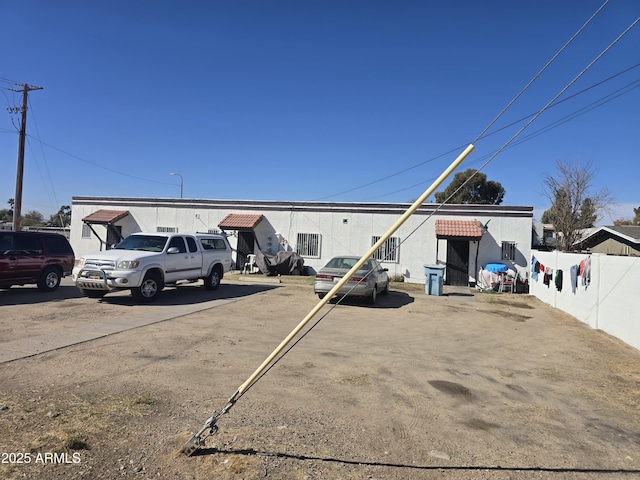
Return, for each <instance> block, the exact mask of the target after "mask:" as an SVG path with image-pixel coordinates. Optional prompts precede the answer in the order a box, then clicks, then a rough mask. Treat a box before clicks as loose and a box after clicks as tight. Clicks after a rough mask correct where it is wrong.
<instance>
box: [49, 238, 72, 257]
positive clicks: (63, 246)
mask: <svg viewBox="0 0 640 480" xmlns="http://www.w3.org/2000/svg"><path fill="white" fill-rule="evenodd" d="M44 243H45V244H46V245H47V250H48V251H49V253H52V254H54V255H61V254H67V253H73V250H72V249H71V245H69V242H67V241H66V240H65V239H64V238H63V237H59V236H52V235H46V236H45V237H44Z"/></svg>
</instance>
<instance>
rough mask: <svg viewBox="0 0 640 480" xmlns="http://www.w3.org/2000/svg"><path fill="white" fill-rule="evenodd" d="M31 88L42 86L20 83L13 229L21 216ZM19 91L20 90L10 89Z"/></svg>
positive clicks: (16, 229) (35, 88)
mask: <svg viewBox="0 0 640 480" xmlns="http://www.w3.org/2000/svg"><path fill="white" fill-rule="evenodd" d="M31 90H42V87H36V86H31V87H30V86H29V85H27V84H26V83H25V84H23V85H22V108H21V109H20V110H21V112H22V121H21V122H20V135H19V137H18V166H17V168H16V196H15V198H14V202H15V203H14V206H13V230H14V231H18V230H20V220H21V219H20V217H21V216H22V179H23V176H24V143H25V139H26V136H27V98H28V95H29V92H30V91H31ZM12 91H14V92H19V91H20V90H12Z"/></svg>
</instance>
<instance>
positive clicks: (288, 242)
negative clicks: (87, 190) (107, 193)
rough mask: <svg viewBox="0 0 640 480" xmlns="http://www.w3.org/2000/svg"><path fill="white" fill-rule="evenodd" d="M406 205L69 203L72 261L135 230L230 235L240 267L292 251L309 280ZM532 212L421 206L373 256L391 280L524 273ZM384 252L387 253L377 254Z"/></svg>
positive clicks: (364, 242) (465, 280)
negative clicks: (433, 274) (497, 269)
mask: <svg viewBox="0 0 640 480" xmlns="http://www.w3.org/2000/svg"><path fill="white" fill-rule="evenodd" d="M409 206H410V205H409V204H398V203H346V202H345V203H329V202H280V201H257V200H207V199H186V198H185V199H183V198H180V199H175V198H130V197H121V198H115V197H73V199H72V222H71V245H72V246H73V249H74V251H75V253H76V256H78V257H79V256H81V255H83V254H85V253H89V252H92V251H96V250H101V249H105V248H107V247H108V245H111V244H113V243H117V242H118V241H119V238H120V237H126V236H127V235H129V234H131V233H133V232H140V231H143V232H156V231H176V232H216V231H224V232H226V233H228V234H229V241H230V243H231V246H232V247H233V248H234V249H235V252H234V260H235V261H236V268H238V269H241V268H242V266H243V265H244V262H245V261H246V257H247V255H248V254H251V253H254V252H255V251H256V250H257V249H260V250H262V251H263V252H265V253H270V254H275V253H276V252H277V251H278V250H283V249H284V250H293V251H297V252H298V253H299V254H300V255H302V256H303V258H304V262H305V266H306V267H307V268H308V271H309V273H310V274H313V273H314V272H315V271H316V270H318V269H319V268H320V267H322V266H323V265H324V264H325V263H327V261H328V260H329V259H330V258H331V257H333V256H336V255H362V254H364V253H365V252H366V251H367V250H368V249H369V248H371V246H372V245H373V244H374V243H375V242H376V241H377V240H378V239H379V238H380V237H381V236H382V235H384V234H385V232H386V231H387V230H388V229H389V228H390V227H391V226H392V225H393V224H394V223H395V222H396V221H397V220H398V218H399V217H400V216H401V215H402V214H403V213H404V212H405V211H406V209H407V208H408V207H409ZM532 220H533V207H517V206H502V205H439V204H425V205H423V206H422V207H420V209H419V210H418V211H417V212H416V213H415V214H414V215H412V216H411V217H410V218H409V219H408V220H407V221H406V222H405V223H404V225H402V226H401V227H400V228H399V229H398V231H396V232H395V233H394V234H393V236H392V237H391V238H390V239H389V240H388V241H387V243H386V245H385V248H384V249H380V251H379V252H378V257H379V258H378V259H379V260H380V261H381V262H382V263H383V265H384V266H385V267H387V268H388V269H389V274H390V275H392V276H393V275H402V276H403V277H404V278H405V281H408V282H414V283H424V282H425V276H424V268H423V267H424V265H425V264H427V265H445V266H446V268H445V282H446V283H449V284H451V285H467V284H471V285H473V284H475V282H476V276H477V272H478V270H479V269H480V268H481V266H483V265H485V264H487V263H494V262H500V263H504V264H506V265H507V266H508V267H509V268H512V269H513V270H516V271H518V272H519V273H520V274H521V276H522V277H524V278H526V277H527V275H528V264H529V258H530V256H531V238H532ZM383 250H384V251H383Z"/></svg>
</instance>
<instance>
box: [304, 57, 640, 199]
mask: <svg viewBox="0 0 640 480" xmlns="http://www.w3.org/2000/svg"><path fill="white" fill-rule="evenodd" d="M638 67H640V63H636V64H635V65H632V66H631V67H628V68H625V69H624V70H622V71H620V72H618V73H615V74H614V75H611V76H609V77H607V78H605V79H603V80H600V81H598V82H596V83H594V84H592V85H590V86H588V87H586V88H584V89H582V90H580V91H579V92H576V93H574V94H572V95H569V96H568V97H565V98H563V99H562V100H557V101H555V102H554V103H553V104H551V105H550V106H549V109H551V108H554V107H557V106H558V105H560V104H562V103H564V102H566V101H568V100H571V99H573V98H576V97H578V96H579V95H582V94H584V93H586V92H588V91H590V90H592V89H594V88H595V87H598V86H600V85H603V84H605V83H606V82H608V81H611V80H613V79H615V78H617V77H619V76H620V75H623V74H625V73H627V72H629V71H631V70H633V69H635V68H638ZM637 81H638V80H635V81H634V82H632V83H635V82H637ZM625 93H627V92H625ZM609 95H611V94H608V95H607V96H609ZM607 96H605V97H603V98H606V97H607ZM534 115H535V113H531V114H528V115H525V116H524V117H522V118H519V119H518V120H515V121H513V122H511V123H509V124H508V125H504V126H502V127H500V128H498V129H495V130H492V131H490V132H488V133H486V134H485V135H484V136H483V137H482V139H481V140H484V139H486V138H487V137H490V136H492V135H495V134H497V133H499V132H501V131H503V130H506V129H508V128H510V127H513V126H515V125H518V124H519V123H522V122H524V121H526V120H527V119H530V118H531V117H533V116H534ZM464 147H465V145H458V146H457V147H455V148H452V149H451V150H449V151H447V152H444V153H442V154H439V155H436V156H435V157H431V158H429V159H427V160H423V161H421V162H419V163H416V164H413V165H411V166H409V167H407V168H405V169H403V170H399V171H397V172H394V173H391V174H389V175H385V176H384V177H380V178H378V179H376V180H372V181H370V182H367V183H365V184H362V185H358V186H356V187H352V188H349V189H347V190H343V191H340V192H337V193H334V194H331V195H327V196H324V197H321V198H317V199H314V201H320V200H326V199H329V198H334V197H338V196H340V195H344V194H346V193H351V192H353V191H356V190H360V189H363V188H366V187H369V186H371V185H375V184H376V183H380V182H383V181H385V180H388V179H390V178H393V177H397V176H398V175H402V174H403V173H406V172H409V171H411V170H414V169H416V168H418V167H421V166H423V165H426V164H428V163H431V162H434V161H436V160H438V159H440V158H442V157H445V156H447V155H451V154H452V153H453V152H457V151H460V149H461V148H464ZM427 182H428V180H425V181H423V182H420V183H419V184H416V185H413V186H411V187H407V188H404V189H402V190H398V191H396V192H391V193H389V194H383V195H379V196H387V195H390V194H392V193H398V192H401V191H403V190H408V189H410V188H413V187H416V186H418V185H423V184H425V183H427Z"/></svg>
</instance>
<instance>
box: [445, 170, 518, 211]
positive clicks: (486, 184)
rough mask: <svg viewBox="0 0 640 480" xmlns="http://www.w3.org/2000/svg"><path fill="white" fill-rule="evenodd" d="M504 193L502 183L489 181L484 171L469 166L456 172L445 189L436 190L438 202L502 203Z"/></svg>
mask: <svg viewBox="0 0 640 480" xmlns="http://www.w3.org/2000/svg"><path fill="white" fill-rule="evenodd" d="M504 194H505V190H504V188H503V187H502V185H501V184H500V183H498V182H494V181H491V180H490V181H487V176H486V175H485V174H484V173H481V172H478V171H477V170H475V169H473V168H469V169H467V170H465V171H464V172H458V173H456V174H455V175H454V177H453V180H452V181H451V183H450V184H449V185H448V186H447V188H445V189H444V191H442V192H436V202H438V203H444V202H447V203H473V204H482V205H500V204H501V203H502V199H503V198H504ZM449 197H451V198H449Z"/></svg>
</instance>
